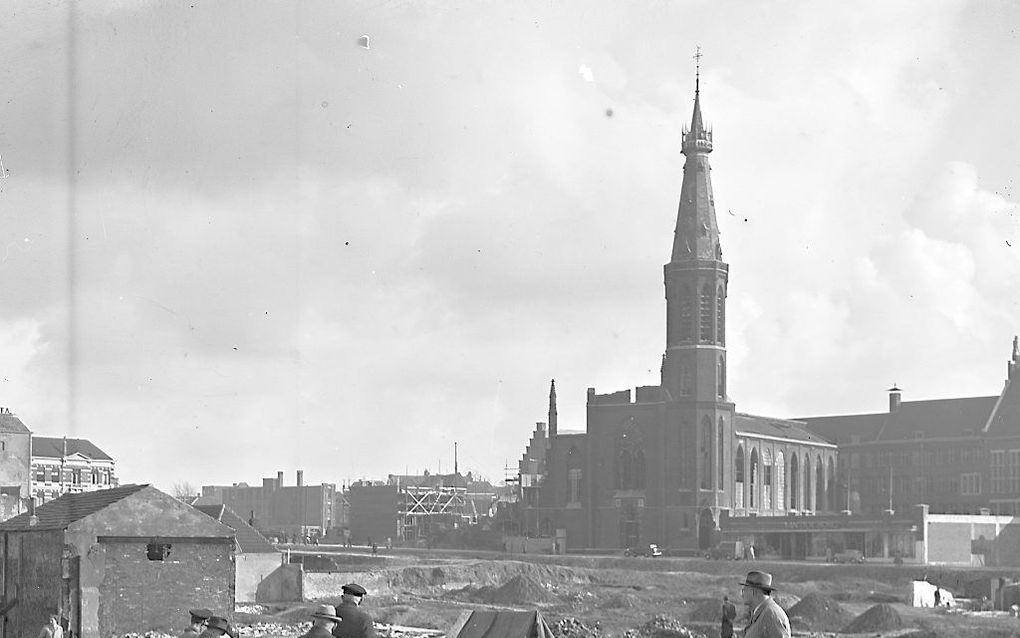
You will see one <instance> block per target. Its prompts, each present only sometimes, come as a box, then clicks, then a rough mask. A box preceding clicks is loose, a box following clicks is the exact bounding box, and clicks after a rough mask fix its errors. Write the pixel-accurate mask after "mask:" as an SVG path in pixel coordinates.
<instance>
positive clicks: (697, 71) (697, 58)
mask: <svg viewBox="0 0 1020 638" xmlns="http://www.w3.org/2000/svg"><path fill="white" fill-rule="evenodd" d="M694 49H695V51H694V92H695V93H697V92H698V89H699V87H698V84H699V82H700V81H701V45H700V44H699V45H696V46H695V47H694Z"/></svg>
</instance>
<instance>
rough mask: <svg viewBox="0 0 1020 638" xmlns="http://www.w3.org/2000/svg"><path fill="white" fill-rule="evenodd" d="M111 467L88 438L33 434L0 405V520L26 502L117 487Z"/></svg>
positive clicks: (106, 458)
mask: <svg viewBox="0 0 1020 638" xmlns="http://www.w3.org/2000/svg"><path fill="white" fill-rule="evenodd" d="M115 465H116V464H115V461H114V460H113V458H112V457H111V456H110V455H109V454H107V453H106V452H104V451H103V450H101V449H100V448H99V447H98V446H97V445H95V444H94V443H92V442H91V441H89V440H88V439H76V438H67V437H52V436H39V435H36V434H34V433H33V432H32V431H31V430H30V429H29V428H28V427H27V426H26V425H25V424H24V423H23V422H22V421H21V419H19V418H18V417H17V416H16V415H15V414H14V413H12V412H11V410H10V408H6V407H0V520H4V519H6V518H10V517H11V516H13V515H16V514H19V513H21V512H22V511H24V510H25V509H26V507H27V499H31V500H33V501H34V502H35V503H36V504H42V503H45V502H47V501H50V500H53V499H54V498H57V497H58V496H61V495H64V494H80V493H85V492H93V491H97V490H104V489H109V488H113V487H117V485H118V481H117V475H116V471H115Z"/></svg>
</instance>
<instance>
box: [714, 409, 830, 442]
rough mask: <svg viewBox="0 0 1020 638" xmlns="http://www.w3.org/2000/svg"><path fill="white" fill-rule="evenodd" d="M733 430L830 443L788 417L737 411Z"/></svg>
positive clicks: (741, 432) (739, 432) (794, 439)
mask: <svg viewBox="0 0 1020 638" xmlns="http://www.w3.org/2000/svg"><path fill="white" fill-rule="evenodd" d="M733 430H734V432H736V433H737V434H750V435H757V436H767V437H774V438H779V439H790V440H793V441H803V442H805V443H813V444H817V445H831V442H830V441H827V440H826V439H825V438H823V437H821V436H819V435H818V434H816V433H814V432H811V431H810V430H808V429H807V428H806V427H804V424H803V423H800V422H797V421H791V420H789V419H777V418H774V417H768V416H756V415H754V414H744V413H741V412H738V413H736V414H735V415H733Z"/></svg>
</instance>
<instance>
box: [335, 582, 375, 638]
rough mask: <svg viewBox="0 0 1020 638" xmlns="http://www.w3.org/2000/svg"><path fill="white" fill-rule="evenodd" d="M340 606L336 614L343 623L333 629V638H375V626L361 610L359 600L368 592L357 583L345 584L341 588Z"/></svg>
mask: <svg viewBox="0 0 1020 638" xmlns="http://www.w3.org/2000/svg"><path fill="white" fill-rule="evenodd" d="M341 590H343V595H342V596H341V597H340V604H339V605H337V608H336V614H337V615H338V616H340V618H342V619H343V622H341V623H340V624H338V625H337V626H336V627H333V636H334V638H375V626H374V625H373V624H372V617H371V616H369V615H368V614H367V613H365V612H364V611H362V610H361V608H360V606H361V599H362V598H364V597H365V594H367V593H368V592H366V591H365V588H364V587H362V586H361V585H359V584H357V583H347V584H346V585H344V586H343V587H341Z"/></svg>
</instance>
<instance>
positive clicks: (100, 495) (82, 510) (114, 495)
mask: <svg viewBox="0 0 1020 638" xmlns="http://www.w3.org/2000/svg"><path fill="white" fill-rule="evenodd" d="M147 487H149V486H148V485H147V484H146V485H123V486H121V487H115V488H112V489H109V490H96V491H95V492H85V493H83V494H65V495H63V496H61V497H60V498H56V499H53V500H52V501H49V502H48V503H43V504H42V505H40V506H38V507H36V508H35V515H36V517H37V518H38V519H39V522H38V523H37V524H36V525H30V524H29V519H30V514H29V513H27V512H26V513H25V514H20V515H18V516H15V517H14V518H12V519H10V520H7V521H4V522H3V523H0V531H13V530H27V529H48V530H53V529H66V528H67V526H68V525H70V524H71V523H73V522H75V521H78V520H81V519H83V518H85V517H86V516H90V515H92V514H95V513H96V512H98V511H99V510H101V509H103V508H104V507H107V506H109V505H112V504H113V503H116V502H117V501H119V500H121V499H122V498H126V497H128V496H131V495H132V494H134V493H135V492H138V491H140V490H143V489H145V488H147Z"/></svg>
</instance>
